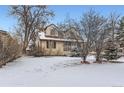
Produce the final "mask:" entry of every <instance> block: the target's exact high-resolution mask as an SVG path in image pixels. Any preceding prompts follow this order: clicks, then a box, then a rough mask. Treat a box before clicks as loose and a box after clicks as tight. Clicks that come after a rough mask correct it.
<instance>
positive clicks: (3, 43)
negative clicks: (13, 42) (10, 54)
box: [0, 30, 10, 49]
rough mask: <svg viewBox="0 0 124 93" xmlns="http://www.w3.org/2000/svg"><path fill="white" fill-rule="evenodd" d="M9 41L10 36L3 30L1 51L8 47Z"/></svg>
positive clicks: (0, 41) (0, 40)
mask: <svg viewBox="0 0 124 93" xmlns="http://www.w3.org/2000/svg"><path fill="white" fill-rule="evenodd" d="M8 39H10V35H9V34H8V33H7V32H6V31H3V30H0V49H2V48H3V47H4V46H6V45H7V42H8Z"/></svg>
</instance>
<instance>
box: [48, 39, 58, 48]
mask: <svg viewBox="0 0 124 93" xmlns="http://www.w3.org/2000/svg"><path fill="white" fill-rule="evenodd" d="M47 48H56V41H47Z"/></svg>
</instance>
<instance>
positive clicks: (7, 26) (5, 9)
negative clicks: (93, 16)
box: [0, 5, 124, 31]
mask: <svg viewBox="0 0 124 93" xmlns="http://www.w3.org/2000/svg"><path fill="white" fill-rule="evenodd" d="M48 8H49V9H50V10H53V11H54V12H55V17H54V18H53V19H52V23H55V24H56V23H59V22H62V21H63V20H64V19H65V18H66V17H67V16H69V17H70V18H74V19H78V18H79V17H80V16H81V15H82V14H83V13H84V12H86V11H88V10H89V9H91V8H92V9H95V10H96V11H98V12H99V13H101V14H102V15H104V16H108V15H109V13H110V12H113V11H115V12H117V13H118V14H120V15H121V16H123V15H124V6H119V5H118V6H111V5H110V6H103V5H99V6H98V5H93V6H91V5H89V6H87V5H66V6H65V5H52V6H48ZM16 24H17V20H16V18H14V17H12V16H9V6H4V5H1V6H0V29H2V30H6V31H11V30H12V29H13V26H14V25H16Z"/></svg>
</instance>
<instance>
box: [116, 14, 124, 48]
mask: <svg viewBox="0 0 124 93" xmlns="http://www.w3.org/2000/svg"><path fill="white" fill-rule="evenodd" d="M116 39H117V42H118V43H119V44H120V47H124V16H123V17H122V18H121V20H120V22H119V31H118V32H117V36H116Z"/></svg>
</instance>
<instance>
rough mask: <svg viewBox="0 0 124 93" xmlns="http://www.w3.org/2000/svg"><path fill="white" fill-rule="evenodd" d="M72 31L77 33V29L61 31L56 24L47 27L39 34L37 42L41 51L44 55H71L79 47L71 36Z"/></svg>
mask: <svg viewBox="0 0 124 93" xmlns="http://www.w3.org/2000/svg"><path fill="white" fill-rule="evenodd" d="M71 31H72V32H74V33H77V32H76V31H75V29H69V30H68V31H63V32H62V31H59V29H58V27H57V26H55V25H54V24H51V25H49V26H47V27H46V29H45V31H41V32H39V34H38V38H37V40H36V45H37V46H38V48H39V51H41V52H42V53H43V55H69V54H70V53H71V51H72V50H73V49H75V48H77V45H78V43H77V40H75V39H74V36H72V35H71V33H70V32H71ZM80 42H81V41H80Z"/></svg>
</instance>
